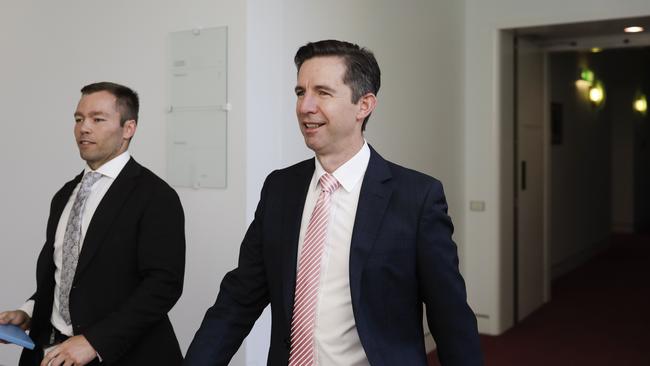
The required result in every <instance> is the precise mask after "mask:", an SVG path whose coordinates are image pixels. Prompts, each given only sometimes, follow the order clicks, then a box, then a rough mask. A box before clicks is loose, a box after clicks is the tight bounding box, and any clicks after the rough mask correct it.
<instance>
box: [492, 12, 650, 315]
mask: <svg viewBox="0 0 650 366" xmlns="http://www.w3.org/2000/svg"><path fill="white" fill-rule="evenodd" d="M631 24H641V25H646V27H648V26H650V18H647V17H645V18H634V19H617V20H606V21H599V22H589V23H578V24H564V25H555V26H544V27H531V28H519V29H512V30H505V31H503V34H502V39H505V40H506V42H502V52H501V55H502V57H511V60H510V62H511V64H512V65H511V66H512V68H511V70H514V76H512V78H513V80H512V83H511V84H510V85H506V88H511V94H510V96H511V97H512V100H513V102H512V115H511V116H512V117H511V119H510V121H507V120H508V119H507V118H506V121H504V123H512V126H513V127H512V136H513V146H512V152H513V162H512V164H511V165H509V166H506V168H507V169H512V170H511V171H512V173H511V174H512V177H513V188H514V189H513V192H512V195H513V196H514V200H513V201H514V218H513V219H514V233H513V234H514V235H513V236H514V250H513V262H514V269H513V274H514V276H513V277H514V278H513V289H514V296H513V299H514V304H513V309H514V314H513V318H514V319H513V320H514V323H515V324H516V323H518V322H520V321H521V320H523V319H525V318H526V317H527V316H528V315H530V314H531V313H532V312H534V311H535V310H537V309H538V308H539V307H541V306H542V305H543V304H544V303H546V302H548V301H550V300H551V284H552V280H553V279H554V278H557V277H559V276H561V275H563V274H564V273H567V272H569V271H570V270H572V269H573V268H576V267H577V266H578V265H580V264H581V263H583V262H584V261H586V260H587V259H589V258H590V257H591V256H592V255H593V254H594V253H596V252H597V251H598V250H599V249H601V248H602V246H603V245H605V244H606V243H607V239H608V236H609V234H610V233H611V232H613V231H617V230H621V227H625V226H627V230H630V227H631V230H641V229H642V227H645V226H647V224H646V223H645V222H646V221H647V219H646V218H645V217H644V215H645V213H644V212H636V211H635V210H634V207H635V205H634V202H637V200H639V204H637V205H636V206H641V204H640V203H641V202H645V201H646V198H645V197H644V195H645V191H644V190H643V189H640V187H641V185H642V184H644V182H645V183H648V181H649V180H648V179H647V178H646V175H647V174H646V173H645V171H650V169H645V170H644V167H645V165H644V164H647V163H646V162H647V161H648V160H649V159H648V158H647V155H649V154H648V153H647V148H645V146H646V145H645V144H646V141H647V129H648V128H647V123H646V124H645V125H643V124H642V123H639V121H638V119H639V118H641V119H642V117H643V116H642V115H640V114H639V115H633V114H632V113H633V112H631V105H632V104H633V103H632V102H633V100H632V97H634V96H629V95H627V96H624V95H621V93H623V94H626V93H627V94H630V93H631V91H630V88H633V87H631V86H629V85H631V84H633V83H634V82H635V81H636V82H638V85H639V86H637V87H636V88H637V90H636V91H634V92H633V93H632V94H635V95H636V96H638V95H643V94H644V93H646V94H647V93H648V90H647V86H648V82H647V81H646V82H645V84H643V82H640V80H635V78H634V77H631V78H628V79H627V80H617V82H609V81H607V80H606V79H608V78H610V79H611V80H614V79H612V78H613V76H611V75H614V74H615V71H616V70H617V68H616V67H617V66H615V65H616V64H617V63H619V62H627V63H628V64H629V63H630V62H634V61H636V63H637V64H638V63H642V62H643V61H642V58H643V55H644V54H645V53H648V52H647V50H648V48H645V51H644V48H643V47H645V46H648V45H650V34H649V33H648V32H647V31H646V32H645V33H640V34H636V35H633V34H624V33H623V32H622V30H623V28H624V27H625V26H627V25H631ZM506 48H509V49H506ZM596 48H598V49H596ZM644 52H645V53H644ZM625 60H627V61H625ZM648 60H650V58H649V59H648ZM502 64H503V65H506V66H507V65H508V62H502ZM647 64H648V63H647V62H646V63H645V65H647ZM590 65H600V66H598V68H599V71H598V73H597V76H598V77H599V79H598V81H599V82H601V83H604V85H605V90H607V94H608V96H607V97H606V100H605V101H604V102H602V103H601V104H598V105H596V104H595V103H594V102H592V101H590V100H589V98H588V93H589V91H590V86H589V87H584V86H583V87H580V86H578V85H576V84H575V82H576V80H577V79H578V76H579V74H580V73H581V72H582V71H583V70H584V69H588V70H589V71H591V72H594V70H591V69H589V67H590ZM612 65H614V66H612ZM629 70H631V69H629V68H628V69H627V71H629ZM639 70H641V68H639ZM639 72H640V73H641V71H639ZM606 75H609V76H606ZM619 79H620V78H619ZM641 79H642V77H641ZM595 81H596V80H593V81H592V82H595ZM625 83H627V84H629V85H623V84H625ZM608 85H609V86H608ZM644 85H645V86H644ZM581 88H582V89H581ZM583 89H584V90H583ZM501 95H502V97H504V96H508V92H504V91H502V92H501ZM626 98H627V99H630V101H629V102H630V103H629V104H627V105H628V106H630V108H628V110H629V111H630V117H629V118H628V119H627V120H626V121H627V122H628V125H627V126H624V125H621V124H614V123H613V122H612V121H613V120H612V116H614V115H615V116H620V115H621V113H620V112H616V111H614V108H613V106H616V105H618V108H617V109H619V110H623V109H624V108H625V107H624V105H625V102H624V100H625V99H626ZM646 116H647V115H646ZM635 118H636V119H635ZM646 119H647V118H646ZM617 120H620V119H617ZM632 121H636V122H632ZM630 123H637V125H636V127H635V126H632V127H630V125H629V124H630ZM622 126H623V127H622ZM644 126H645V127H644ZM626 139H627V140H626ZM630 139H632V140H630ZM630 141H632V144H630V143H629V142H630ZM630 146H633V147H632V148H630ZM630 156H632V157H633V158H632V159H630ZM621 177H626V178H625V179H621ZM630 192H633V194H632V196H633V198H632V199H630V197H629V193H630ZM625 194H627V196H625V197H624V198H621V197H623V196H622V195H625ZM630 202H631V203H630ZM643 204H650V202H647V203H643ZM622 212H623V213H626V214H628V216H625V215H621V213H622ZM621 217H627V218H628V219H629V217H633V218H634V219H633V220H632V221H630V220H627V221H626V222H624V223H623V224H621V220H620V218H621ZM623 221H625V220H623Z"/></svg>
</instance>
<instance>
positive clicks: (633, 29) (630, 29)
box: [623, 26, 643, 33]
mask: <svg viewBox="0 0 650 366" xmlns="http://www.w3.org/2000/svg"><path fill="white" fill-rule="evenodd" d="M623 30H624V31H625V33H639V32H643V27H639V26H632V27H626V28H625V29H623Z"/></svg>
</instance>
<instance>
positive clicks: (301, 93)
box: [296, 90, 305, 97]
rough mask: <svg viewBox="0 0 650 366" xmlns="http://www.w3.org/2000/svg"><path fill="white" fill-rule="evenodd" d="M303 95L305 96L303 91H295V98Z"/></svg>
mask: <svg viewBox="0 0 650 366" xmlns="http://www.w3.org/2000/svg"><path fill="white" fill-rule="evenodd" d="M303 95H305V92H304V91H302V90H299V91H296V96H297V97H302V96H303Z"/></svg>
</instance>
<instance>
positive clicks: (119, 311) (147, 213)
mask: <svg viewBox="0 0 650 366" xmlns="http://www.w3.org/2000/svg"><path fill="white" fill-rule="evenodd" d="M81 94H82V95H81V99H80V100H79V103H78V105H77V109H76V111H75V113H74V120H75V122H74V135H75V139H76V142H77V147H78V148H79V153H80V155H81V158H82V159H83V160H84V161H85V162H86V167H85V169H84V171H83V172H82V173H81V174H79V175H78V176H77V177H76V178H74V179H73V180H71V181H69V182H67V183H66V184H65V185H64V186H63V187H62V188H61V189H60V190H59V191H58V192H57V193H56V194H55V195H54V198H53V199H52V204H51V206H50V216H49V219H48V222H47V230H46V241H45V245H44V246H43V249H42V250H41V254H40V256H39V257H38V262H37V266H36V292H35V293H34V295H33V296H32V297H31V298H30V300H29V301H28V302H27V303H26V304H25V305H23V307H22V308H21V309H20V310H15V311H6V312H2V313H0V324H5V323H11V324H15V325H18V326H20V327H21V328H23V329H29V330H30V334H29V335H30V336H31V337H32V339H33V340H34V342H35V343H36V349H34V350H28V349H25V350H23V353H22V355H21V358H20V365H21V366H37V365H40V366H59V365H66V366H67V365H76V366H82V365H99V364H100V362H101V363H102V364H107V365H120V366H127V365H134V366H135V365H180V364H181V363H182V353H181V350H180V346H179V344H178V340H177V339H176V335H175V334H174V330H173V328H172V325H171V323H170V321H169V318H168V316H167V313H168V311H169V310H170V309H171V308H172V306H173V305H174V304H175V303H176V301H177V300H178V298H179V297H180V295H181V292H182V289H183V274H184V269H185V228H184V216H183V208H182V207H181V203H180V200H179V199H178V195H177V194H176V192H175V191H174V190H173V189H172V188H171V187H170V186H169V185H167V184H166V183H165V182H164V181H163V180H162V179H160V178H158V177H157V176H156V175H155V174H154V173H152V172H151V171H149V170H148V169H147V168H145V167H143V166H141V165H140V164H138V163H137V162H136V161H135V160H134V159H133V158H132V157H131V156H130V155H129V152H128V147H129V143H130V142H131V139H132V138H133V136H134V134H135V131H136V128H137V120H138V107H139V101H138V96H137V94H136V93H135V92H134V91H133V90H131V89H130V88H128V87H125V86H123V85H119V84H115V83H110V82H100V83H94V84H90V85H87V86H85V87H83V88H82V89H81ZM82 177H83V178H82ZM89 177H95V178H89ZM89 179H90V180H89ZM84 182H88V183H87V184H85V183H84ZM83 192H85V193H83ZM82 196H83V197H85V198H83V199H81V198H80V197H82ZM78 203H79V205H78Z"/></svg>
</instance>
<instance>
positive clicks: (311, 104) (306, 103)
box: [298, 93, 318, 114]
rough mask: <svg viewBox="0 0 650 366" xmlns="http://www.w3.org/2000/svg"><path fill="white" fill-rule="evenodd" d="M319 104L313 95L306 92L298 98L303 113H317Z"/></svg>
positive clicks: (300, 110)
mask: <svg viewBox="0 0 650 366" xmlns="http://www.w3.org/2000/svg"><path fill="white" fill-rule="evenodd" d="M317 110H318V105H317V103H316V98H314V96H313V95H311V94H307V93H305V95H303V96H302V98H299V99H298V111H299V112H300V113H303V114H308V113H316V111H317Z"/></svg>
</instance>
